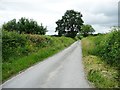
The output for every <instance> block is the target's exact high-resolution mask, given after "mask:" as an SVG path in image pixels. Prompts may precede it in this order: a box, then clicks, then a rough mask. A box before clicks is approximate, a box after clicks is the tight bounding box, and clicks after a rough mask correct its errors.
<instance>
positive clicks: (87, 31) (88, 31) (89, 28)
mask: <svg viewBox="0 0 120 90" xmlns="http://www.w3.org/2000/svg"><path fill="white" fill-rule="evenodd" d="M93 32H95V30H94V28H93V27H92V26H91V25H88V24H87V25H82V26H81V31H80V33H81V34H82V36H84V37H86V36H88V35H90V34H92V33H93Z"/></svg>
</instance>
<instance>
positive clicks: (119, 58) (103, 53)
mask: <svg viewBox="0 0 120 90" xmlns="http://www.w3.org/2000/svg"><path fill="white" fill-rule="evenodd" d="M91 39H92V41H93V42H94V43H95V47H94V49H92V50H91V51H90V53H91V54H94V55H97V56H100V57H102V58H103V59H104V61H105V62H106V63H108V64H109V65H112V66H116V67H120V30H119V29H118V30H116V29H114V30H112V31H111V32H110V33H108V34H106V35H98V36H96V37H93V38H91Z"/></svg>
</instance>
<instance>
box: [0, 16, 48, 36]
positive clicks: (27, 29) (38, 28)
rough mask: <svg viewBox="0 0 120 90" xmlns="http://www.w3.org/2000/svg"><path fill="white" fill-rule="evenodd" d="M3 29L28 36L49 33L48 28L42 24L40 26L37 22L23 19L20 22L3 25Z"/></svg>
mask: <svg viewBox="0 0 120 90" xmlns="http://www.w3.org/2000/svg"><path fill="white" fill-rule="evenodd" d="M2 28H3V29H5V30H7V31H17V32H19V33H26V34H40V35H44V34H45V33H46V32H47V28H46V27H44V26H43V25H42V24H41V25H38V24H37V22H36V21H34V20H32V19H30V20H29V19H26V18H23V17H22V18H21V19H19V21H18V22H16V19H13V20H11V21H8V22H7V23H5V24H3V27H2Z"/></svg>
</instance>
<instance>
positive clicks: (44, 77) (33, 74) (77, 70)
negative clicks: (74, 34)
mask: <svg viewBox="0 0 120 90" xmlns="http://www.w3.org/2000/svg"><path fill="white" fill-rule="evenodd" d="M26 64H27V63H26ZM2 88H90V86H89V84H88V82H87V80H86V79H85V75H84V69H83V64H82V53H81V42H80V41H77V42H75V43H74V44H72V45H71V46H70V47H68V48H66V49H65V50H63V51H61V52H60V53H58V54H56V55H54V56H52V57H50V58H48V59H46V60H44V61H42V62H40V63H38V64H36V65H34V66H32V67H30V68H28V69H27V70H25V71H24V72H22V73H20V74H18V75H17V76H15V77H13V78H12V79H10V80H8V81H6V82H5V83H3V85H2Z"/></svg>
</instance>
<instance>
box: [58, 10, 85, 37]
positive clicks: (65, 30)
mask: <svg viewBox="0 0 120 90" xmlns="http://www.w3.org/2000/svg"><path fill="white" fill-rule="evenodd" d="M81 17H82V14H81V13H80V12H77V11H74V10H67V11H66V13H65V14H64V16H62V19H59V20H58V21H57V22H56V24H57V27H56V31H58V35H59V36H62V35H65V36H68V37H72V38H74V37H75V36H76V35H77V33H78V32H79V31H80V30H81V29H80V28H81V26H82V25H83V20H82V19H81Z"/></svg>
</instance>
